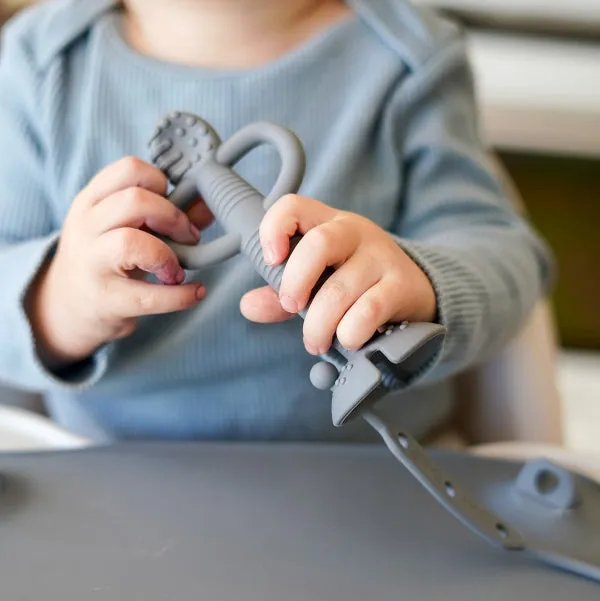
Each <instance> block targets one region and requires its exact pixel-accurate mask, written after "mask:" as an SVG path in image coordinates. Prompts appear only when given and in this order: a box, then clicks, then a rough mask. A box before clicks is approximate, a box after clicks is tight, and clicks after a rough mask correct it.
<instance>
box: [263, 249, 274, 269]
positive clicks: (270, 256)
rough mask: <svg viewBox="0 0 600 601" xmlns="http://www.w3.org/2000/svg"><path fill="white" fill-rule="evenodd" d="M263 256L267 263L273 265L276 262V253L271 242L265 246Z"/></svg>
mask: <svg viewBox="0 0 600 601" xmlns="http://www.w3.org/2000/svg"><path fill="white" fill-rule="evenodd" d="M263 258H264V260H265V263H266V264H267V265H273V263H275V253H274V252H273V247H272V246H271V245H270V244H265V246H264V248H263Z"/></svg>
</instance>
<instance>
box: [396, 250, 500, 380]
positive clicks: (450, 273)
mask: <svg viewBox="0 0 600 601" xmlns="http://www.w3.org/2000/svg"><path fill="white" fill-rule="evenodd" d="M396 240H397V242H398V244H399V246H400V247H401V248H402V249H403V250H404V252H406V254H407V255H408V256H409V257H410V258H411V259H412V260H413V261H414V262H415V263H416V264H417V265H418V266H419V267H420V268H421V269H422V270H423V272H424V273H425V274H426V275H427V277H428V278H429V280H430V282H431V284H432V286H433V289H434V291H435V294H436V299H437V316H436V320H435V321H436V323H439V324H440V325H443V326H444V327H445V328H446V338H445V341H444V344H443V346H442V349H441V350H440V353H439V354H438V356H437V357H436V358H435V360H434V361H432V362H431V363H430V364H429V366H428V368H427V370H426V371H425V372H423V373H422V374H421V375H420V377H419V382H424V381H427V382H430V381H434V380H435V381H437V380H440V379H443V378H445V377H447V376H448V375H449V374H453V373H456V372H457V371H459V370H461V369H462V368H464V367H466V366H467V365H470V364H471V363H473V362H475V361H476V360H477V354H478V349H479V347H480V343H481V341H482V339H485V338H486V333H485V332H484V331H483V330H484V329H485V324H486V323H488V321H489V320H488V315H487V314H488V313H489V307H488V302H487V292H486V290H485V287H484V285H483V284H482V282H481V279H480V278H478V277H477V276H476V274H475V273H473V272H472V271H471V270H470V269H469V267H468V265H469V262H468V260H464V259H465V258H464V257H463V256H462V255H463V254H464V252H465V251H462V250H461V249H454V248H446V247H444V248H438V247H435V246H432V245H428V244H423V243H419V242H414V241H409V240H404V239H399V238H396Z"/></svg>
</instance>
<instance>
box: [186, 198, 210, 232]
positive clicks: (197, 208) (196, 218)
mask: <svg viewBox="0 0 600 601" xmlns="http://www.w3.org/2000/svg"><path fill="white" fill-rule="evenodd" d="M186 213H187V216H188V219H189V220H190V221H191V222H192V223H193V224H194V225H195V226H196V227H197V228H198V229H199V230H204V229H206V228H207V227H208V226H209V225H211V223H212V222H213V221H214V219H215V217H214V215H213V214H212V213H211V211H210V209H209V208H208V207H207V206H206V203H205V202H204V201H203V200H202V199H198V200H197V201H196V202H194V204H192V206H191V207H190V208H189V209H188V210H187V211H186Z"/></svg>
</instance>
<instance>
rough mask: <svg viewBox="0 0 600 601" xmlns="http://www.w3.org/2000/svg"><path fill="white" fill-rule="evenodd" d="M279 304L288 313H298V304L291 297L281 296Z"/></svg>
mask: <svg viewBox="0 0 600 601" xmlns="http://www.w3.org/2000/svg"><path fill="white" fill-rule="evenodd" d="M279 303H280V304H281V306H282V307H283V310H284V311H287V312H288V313H298V303H297V302H296V301H295V300H294V299H293V298H292V297H291V296H282V297H281V299H280V300H279Z"/></svg>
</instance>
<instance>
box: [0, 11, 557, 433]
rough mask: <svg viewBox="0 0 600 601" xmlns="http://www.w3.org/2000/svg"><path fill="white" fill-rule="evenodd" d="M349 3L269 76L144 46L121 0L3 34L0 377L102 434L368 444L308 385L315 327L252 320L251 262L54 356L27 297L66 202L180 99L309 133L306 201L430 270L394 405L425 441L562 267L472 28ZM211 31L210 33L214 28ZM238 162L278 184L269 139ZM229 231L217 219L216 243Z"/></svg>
mask: <svg viewBox="0 0 600 601" xmlns="http://www.w3.org/2000/svg"><path fill="white" fill-rule="evenodd" d="M351 4H352V6H353V7H354V9H355V15H354V16H353V17H352V18H349V19H347V20H345V21H344V22H342V23H340V24H338V25H336V26H334V27H331V28H330V29H329V30H328V31H326V32H324V33H322V34H320V35H318V36H317V37H316V38H314V39H311V40H309V41H308V42H306V43H305V44H304V45H303V46H302V47H301V48H299V49H297V50H295V51H293V52H291V53H290V54H289V55H287V56H285V57H283V58H281V59H280V60H278V61H275V62H274V63H272V64H269V65H267V66H264V67H262V68H258V69H253V70H248V71H241V72H239V71H235V72H233V71H213V70H210V69H199V68H189V67H182V66H177V65H171V64H166V63H161V62H159V61H155V60H151V59H149V58H146V57H143V56H141V55H139V54H137V53H136V52H134V51H133V50H131V49H130V48H129V47H128V46H127V44H126V42H125V41H124V39H123V37H122V35H121V31H120V23H121V22H120V14H119V12H118V9H117V8H116V3H114V2H111V1H110V0H96V1H92V0H58V1H50V2H47V3H44V4H42V5H41V6H40V7H37V8H34V9H32V10H29V11H27V12H26V13H24V14H22V15H21V16H19V17H18V18H17V19H16V20H14V21H13V22H11V23H10V24H9V25H8V26H7V27H6V28H5V30H4V32H3V33H4V35H3V43H2V48H1V53H0V136H1V138H0V139H1V140H2V144H3V151H2V160H1V161H0V182H1V183H2V191H1V192H0V241H1V247H0V269H1V270H2V273H3V287H2V294H1V295H0V378H1V379H2V380H4V381H5V382H7V383H8V384H10V385H13V386H16V387H21V388H26V389H32V390H38V391H42V392H44V393H45V394H46V396H47V398H48V403H49V407H50V408H51V410H52V412H53V415H54V416H55V418H56V419H57V420H58V421H59V422H60V423H62V424H64V425H65V426H67V427H69V428H71V429H73V430H75V431H78V432H81V433H82V434H85V435H88V436H93V437H95V438H97V439H120V438H140V437H142V438H167V439H181V438H196V439H228V440H231V439H260V440H292V439H294V440H370V439H371V438H370V432H369V431H368V428H367V427H366V426H363V424H361V423H358V422H357V423H353V424H351V425H349V426H347V427H345V428H341V429H335V428H334V427H333V426H332V424H331V416H330V405H329V394H328V393H327V392H318V391H316V390H314V389H313V388H312V386H311V385H310V382H309V379H308V374H309V371H310V368H311V366H312V364H313V363H314V358H312V357H310V356H309V355H308V354H307V353H306V352H305V351H304V348H303V345H302V323H301V320H294V321H292V322H288V323H285V324H278V325H256V324H251V323H248V322H247V321H246V320H245V319H244V318H243V317H242V316H241V315H240V312H239V300H240V298H241V296H242V295H243V294H244V293H245V292H246V291H247V290H249V289H251V288H252V287H257V286H260V285H262V281H261V279H260V277H258V276H257V275H256V274H255V273H254V272H253V270H252V269H251V267H250V264H249V263H248V262H247V261H246V259H244V258H243V257H237V258H234V259H232V260H230V261H228V262H227V263H225V264H222V265H219V266H217V267H215V268H212V269H209V270H206V271H205V272H202V273H192V274H190V275H189V278H190V279H191V278H195V279H200V280H202V281H203V282H204V283H205V284H206V286H207V289H208V296H207V298H206V300H205V301H204V302H203V303H202V304H201V305H200V306H199V307H197V308H196V309H195V310H193V311H188V312H185V313H181V314H176V315H169V316H161V317H150V318H146V319H143V320H142V321H141V323H140V327H139V329H138V331H136V333H135V334H134V335H133V336H131V337H130V338H128V339H126V340H123V341H119V342H118V343H114V344H110V345H108V346H107V347H106V348H104V349H102V350H101V351H100V352H99V353H98V354H97V356H96V357H94V358H92V360H91V361H90V364H89V365H88V367H87V369H84V370H81V371H80V372H78V373H72V374H69V375H68V377H67V376H64V377H62V376H61V377H58V376H57V375H53V374H51V373H49V372H48V370H47V369H46V368H45V367H44V365H43V364H42V363H41V362H40V361H39V359H38V356H37V353H36V345H35V340H34V338H33V337H32V334H31V328H30V325H29V322H28V319H27V316H26V314H25V311H24V308H23V298H24V295H25V293H26V291H27V288H28V286H29V283H30V282H31V280H32V278H33V277H34V275H35V273H36V271H37V269H38V267H39V265H40V263H41V262H42V261H43V259H44V257H45V256H46V254H47V253H48V252H50V251H51V249H52V247H53V244H54V242H55V241H56V239H57V236H59V235H60V227H61V224H62V222H63V220H64V218H65V216H66V214H67V212H68V210H69V206H70V203H71V202H72V199H73V198H74V197H75V196H76V195H77V193H78V192H79V191H80V190H81V189H82V188H83V187H84V186H85V185H86V184H87V183H88V181H89V180H90V179H91V178H92V177H93V176H94V175H95V174H96V173H97V172H98V171H99V170H100V169H102V168H103V167H104V166H105V165H107V164H108V163H110V162H112V161H115V160H118V159H120V158H122V157H123V156H126V155H136V156H138V157H141V158H144V159H147V158H148V153H147V142H148V140H149V137H150V135H151V134H152V132H153V130H154V128H155V126H156V124H157V122H158V121H159V120H160V119H161V118H162V117H163V116H164V115H165V114H166V113H169V112H171V111H174V110H183V111H190V112H194V113H197V114H199V115H201V116H202V117H203V118H205V119H206V120H208V121H209V122H210V123H212V124H213V126H214V127H215V129H216V130H217V131H218V132H219V134H220V136H221V137H222V138H223V139H226V138H228V137H229V136H230V135H231V134H232V133H233V132H235V131H236V130H237V129H239V128H240V127H242V126H244V125H247V124H248V123H250V122H253V121H257V120H271V121H275V122H277V123H280V124H282V125H285V126H287V127H289V128H290V129H292V130H293V131H295V132H296V133H297V135H298V136H299V137H300V139H301V140H302V142H303V144H304V146H305V150H306V154H307V172H306V177H305V180H304V183H303V186H302V189H301V191H300V192H301V194H303V195H305V196H310V197H314V198H317V199H319V200H321V201H323V202H327V203H329V204H331V205H332V206H336V207H339V208H343V209H345V210H349V211H354V212H357V213H360V214H362V215H364V216H366V217H367V218H369V219H371V220H373V221H374V222H376V223H377V224H379V225H380V226H381V227H382V228H383V229H385V230H386V231H388V232H389V234H390V235H391V236H394V237H395V239H396V240H397V242H398V244H399V245H401V246H402V247H403V248H404V249H405V250H406V252H407V253H409V255H411V256H412V257H413V258H414V260H415V261H416V262H417V263H418V264H420V265H421V266H422V267H423V269H424V270H425V271H426V273H428V274H429V276H430V278H431V280H432V282H433V284H434V286H435V289H436V291H437V294H438V300H439V318H440V320H441V321H442V323H444V324H445V325H446V326H447V327H448V338H447V342H446V345H445V347H444V350H443V352H442V354H441V355H440V357H439V358H438V360H437V362H436V363H435V365H432V366H431V368H430V369H429V371H428V372H427V373H425V374H423V376H422V377H421V379H420V380H419V381H418V382H415V383H414V384H413V385H412V386H411V387H410V388H409V389H407V390H403V391H398V394H394V395H392V396H391V397H390V398H389V399H388V400H386V401H385V402H384V403H383V405H382V410H383V411H385V412H387V413H388V415H390V416H392V417H393V419H395V420H396V421H397V423H398V424H402V425H403V427H404V428H408V429H410V430H412V431H413V432H415V433H416V434H417V435H418V434H419V433H421V432H423V431H425V430H426V429H428V428H429V427H431V426H434V425H436V424H437V423H439V421H440V420H443V419H444V417H445V416H446V414H447V412H448V410H449V387H448V378H450V377H451V376H452V375H454V374H456V373H457V372H459V371H460V370H463V369H465V368H466V367H469V366H472V365H473V364H474V363H475V362H477V361H479V360H482V359H483V358H485V357H487V356H490V355H491V354H492V353H494V352H496V351H497V350H498V349H500V348H501V347H502V345H503V344H505V343H506V342H507V341H508V340H509V339H510V337H511V336H513V335H514V334H515V333H516V332H517V330H518V328H519V327H520V326H521V325H522V324H523V322H524V320H525V319H526V317H527V315H528V314H529V312H530V310H531V308H532V307H533V305H534V303H535V301H536V300H537V299H538V298H539V297H540V295H541V294H542V293H543V292H544V290H545V289H546V288H547V286H548V284H549V282H550V277H551V260H550V256H549V253H548V251H547V249H546V248H545V246H544V244H543V243H542V242H541V241H540V239H539V238H538V236H537V235H536V234H535V233H534V232H532V230H531V229H530V228H529V226H528V225H527V224H526V223H525V222H524V221H523V220H522V219H521V218H520V217H519V216H518V215H517V214H515V212H514V211H513V209H512V207H511V201H510V199H508V198H507V196H506V192H505V190H503V189H502V186H501V184H500V181H499V179H498V177H497V175H496V174H495V173H494V171H493V168H492V167H491V166H490V164H489V163H488V161H487V158H486V155H485V149H483V148H482V146H481V143H480V141H479V139H478V132H477V119H476V114H477V111H476V107H475V103H474V97H473V90H472V83H471V79H470V72H469V69H468V64H467V60H466V57H465V51H464V46H463V42H462V40H461V37H460V34H459V32H458V30H457V29H456V28H454V27H453V26H452V25H451V24H450V23H446V22H445V21H442V20H440V19H438V18H436V17H434V16H433V15H432V14H431V13H429V12H426V11H424V10H421V9H416V8H414V7H412V6H411V5H410V4H409V3H405V2H402V1H400V0H353V1H352V3H351ZM198 34H199V35H202V32H198ZM237 168H238V172H239V173H240V174H241V175H242V176H243V177H245V178H247V179H248V180H249V181H250V183H252V184H253V185H254V186H255V187H256V188H257V189H259V190H261V191H262V192H263V193H267V192H268V191H269V189H270V187H271V185H272V183H273V182H274V181H275V179H276V176H277V173H278V169H279V162H278V158H277V156H276V155H275V154H274V152H272V151H271V150H270V149H268V148H259V149H257V150H255V151H254V152H253V153H252V154H251V155H249V156H248V157H246V158H245V159H243V160H242V162H241V163H239V165H238V167H237ZM221 234H222V232H221V230H220V228H219V226H218V224H215V225H213V226H211V228H210V229H209V230H208V231H207V232H206V234H205V235H204V238H203V239H204V241H210V240H211V239H214V238H215V237H217V236H219V235H221Z"/></svg>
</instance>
